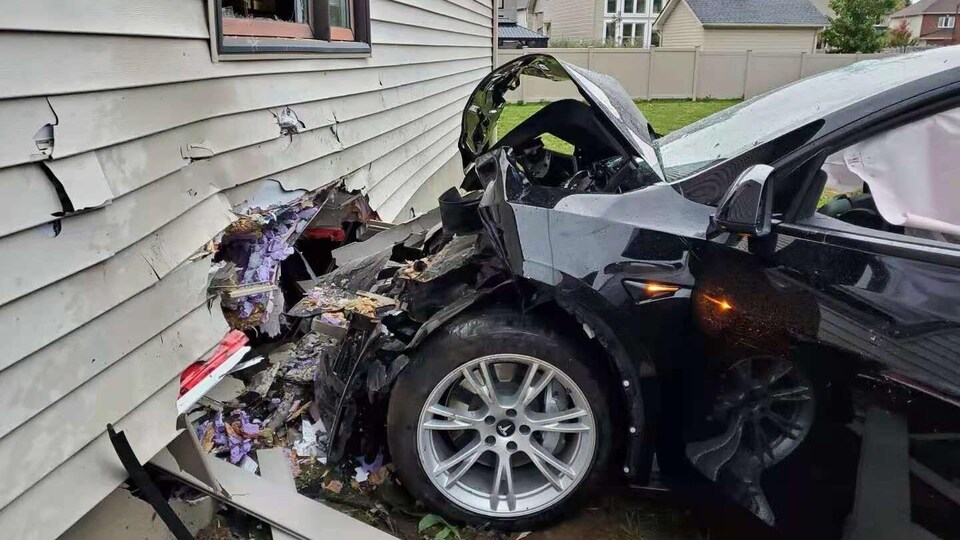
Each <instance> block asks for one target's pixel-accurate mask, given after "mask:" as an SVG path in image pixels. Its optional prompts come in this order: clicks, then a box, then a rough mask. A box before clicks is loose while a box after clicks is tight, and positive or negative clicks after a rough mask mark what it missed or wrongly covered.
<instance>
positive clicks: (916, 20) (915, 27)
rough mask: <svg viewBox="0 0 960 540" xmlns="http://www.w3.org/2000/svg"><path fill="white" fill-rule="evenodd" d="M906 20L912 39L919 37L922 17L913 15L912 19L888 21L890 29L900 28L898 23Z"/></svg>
mask: <svg viewBox="0 0 960 540" xmlns="http://www.w3.org/2000/svg"><path fill="white" fill-rule="evenodd" d="M903 20H906V21H907V26H908V27H909V28H910V34H911V35H913V37H918V36H920V29H921V27H922V26H923V15H914V16H913V17H898V18H896V19H890V25H889V26H890V28H897V27H898V26H900V21H903Z"/></svg>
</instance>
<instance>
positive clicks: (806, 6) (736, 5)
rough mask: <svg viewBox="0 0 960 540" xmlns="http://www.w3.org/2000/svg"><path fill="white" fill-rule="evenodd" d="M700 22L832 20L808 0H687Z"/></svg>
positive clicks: (821, 22)
mask: <svg viewBox="0 0 960 540" xmlns="http://www.w3.org/2000/svg"><path fill="white" fill-rule="evenodd" d="M686 2H687V5H689V6H690V9H692V10H693V12H694V13H695V14H696V15H697V18H698V19H700V22H701V23H703V24H705V25H709V24H772V25H779V24H791V25H806V26H827V25H828V24H830V21H829V20H828V19H827V18H826V17H825V16H824V15H823V14H822V13H820V11H819V10H818V9H817V8H815V7H814V6H813V4H811V3H810V2H809V1H808V0H686Z"/></svg>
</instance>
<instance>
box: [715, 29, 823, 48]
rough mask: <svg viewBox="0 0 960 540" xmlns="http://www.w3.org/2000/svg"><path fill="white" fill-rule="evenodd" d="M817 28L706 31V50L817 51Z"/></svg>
mask: <svg viewBox="0 0 960 540" xmlns="http://www.w3.org/2000/svg"><path fill="white" fill-rule="evenodd" d="M816 38H817V29H816V28H706V29H705V31H704V39H703V48H704V50H713V51H746V50H754V51H784V52H786V51H797V52H804V51H805V52H813V51H814V50H815V48H816Z"/></svg>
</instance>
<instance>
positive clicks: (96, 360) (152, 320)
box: [0, 261, 226, 506]
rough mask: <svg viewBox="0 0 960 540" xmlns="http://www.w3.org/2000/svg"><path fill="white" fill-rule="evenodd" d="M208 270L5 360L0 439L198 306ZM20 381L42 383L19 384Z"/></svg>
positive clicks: (169, 280)
mask: <svg viewBox="0 0 960 540" xmlns="http://www.w3.org/2000/svg"><path fill="white" fill-rule="evenodd" d="M208 269H209V261H201V262H200V263H192V264H188V265H186V266H185V267H183V268H182V269H180V270H178V271H176V272H173V273H171V274H170V275H169V276H167V277H166V278H164V279H162V280H160V282H159V283H157V284H155V285H154V286H152V287H150V288H149V289H147V290H145V291H143V292H142V293H140V294H138V295H136V296H134V297H133V298H130V299H129V300H126V301H125V302H123V303H122V304H120V305H119V306H117V307H115V308H114V309H112V310H110V311H108V312H106V313H104V314H103V315H101V316H100V317H97V318H96V319H94V320H92V321H90V322H89V323H87V324H85V325H83V326H81V327H80V328H78V329H77V330H75V331H73V332H71V333H69V334H67V335H66V336H64V337H62V338H60V339H58V340H57V341H55V342H53V343H51V344H50V345H48V346H46V347H44V348H43V349H40V350H39V351H37V352H35V353H33V354H32V355H30V356H27V357H26V358H23V359H21V360H19V361H17V362H16V363H12V362H10V361H7V360H6V359H5V364H6V365H5V366H4V368H5V369H4V370H3V371H0V388H2V389H3V394H4V395H3V396H0V403H2V405H3V407H4V415H3V418H2V419H0V437H4V436H6V435H7V434H9V433H10V431H11V430H13V429H16V428H17V426H19V425H21V424H22V423H23V422H25V421H26V420H28V419H29V418H31V417H32V416H33V415H35V414H37V413H39V412H40V411H42V410H43V409H44V408H45V407H49V406H50V405H51V404H53V403H55V402H56V401H57V400H59V399H61V398H62V397H63V396H65V395H67V394H69V393H70V392H71V391H73V390H74V389H76V388H77V387H79V386H80V385H81V384H83V383H84V382H86V381H87V380H89V379H90V378H92V377H94V376H96V375H97V374H98V373H100V372H101V371H103V370H104V369H106V368H108V367H109V366H111V365H113V364H114V363H115V362H117V361H118V360H120V359H121V358H123V357H124V356H126V355H128V354H130V353H131V352H132V351H133V350H135V349H136V348H137V347H139V346H141V345H142V344H143V343H144V342H146V341H147V340H149V339H150V338H152V337H154V336H155V335H157V334H159V333H160V332H161V331H162V330H163V329H165V328H167V327H168V326H170V325H171V324H173V323H174V322H176V321H177V320H179V319H180V318H182V317H183V316H184V315H186V314H187V313H189V312H191V311H193V310H194V309H196V308H197V307H198V306H202V305H204V304H205V302H206V299H207V296H206V283H207V271H208ZM204 309H206V308H204ZM208 311H211V313H215V314H216V315H217V316H216V317H215V318H214V322H216V320H217V319H218V320H219V323H218V324H217V328H218V329H222V328H225V327H222V324H224V323H223V317H222V315H220V314H219V310H217V311H212V310H208ZM121 329H122V330H121ZM225 333H226V332H225V331H224V332H221V333H220V336H219V337H223V335H224V334H225ZM218 339H219V338H218ZM196 358H197V357H196V356H194V357H191V358H189V359H185V361H187V362H191V361H193V360H195V359H196ZM11 364H12V365H11ZM23 381H44V384H42V385H35V384H31V385H24V384H23ZM0 441H2V439H0ZM0 506H2V500H0Z"/></svg>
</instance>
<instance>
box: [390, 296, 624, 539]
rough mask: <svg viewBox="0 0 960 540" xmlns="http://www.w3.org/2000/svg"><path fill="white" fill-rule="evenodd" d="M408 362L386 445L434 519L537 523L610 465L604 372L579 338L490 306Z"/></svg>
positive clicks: (511, 525) (507, 525)
mask: <svg viewBox="0 0 960 540" xmlns="http://www.w3.org/2000/svg"><path fill="white" fill-rule="evenodd" d="M415 356H416V357H415V358H414V359H413V362H411V364H410V365H409V366H408V367H407V368H406V370H405V371H404V372H403V374H402V375H401V377H400V378H399V379H398V380H397V384H396V386H395V388H394V390H393V393H392V395H391V399H390V409H389V414H388V423H387V425H388V439H389V444H390V452H391V455H392V457H393V460H394V463H395V465H396V467H397V473H398V475H399V476H400V479H401V480H402V481H403V483H404V485H405V486H406V487H407V488H408V489H409V490H410V491H411V493H412V494H413V495H414V496H416V497H417V498H419V499H421V500H423V501H424V502H426V503H427V504H428V506H430V507H432V508H433V509H434V510H435V511H437V512H438V513H440V514H443V515H445V516H446V517H448V518H452V519H455V520H458V521H463V522H467V523H470V524H474V525H481V524H491V525H493V526H494V527H496V528H500V529H512V530H519V529H531V528H535V527H537V526H540V525H543V524H545V523H547V522H549V521H551V520H553V519H555V518H557V517H559V516H560V515H561V513H562V512H563V509H564V508H565V507H566V506H567V505H568V504H570V502H571V501H572V500H573V498H574V496H575V494H576V493H578V492H580V491H581V490H582V489H584V488H585V487H586V486H587V485H589V484H590V483H591V481H592V480H591V476H596V475H597V474H596V473H599V472H601V471H602V469H603V467H604V466H605V463H606V460H607V456H608V454H609V449H610V440H609V438H610V436H611V432H610V420H609V409H608V405H607V398H606V396H605V395H604V393H603V391H602V390H601V383H600V380H601V377H600V376H599V373H602V371H603V370H602V369H598V368H597V367H595V366H594V367H591V366H588V365H587V363H586V361H587V359H589V358H591V355H590V354H589V352H588V350H587V349H586V348H585V347H584V346H583V344H582V343H580V342H579V341H578V340H576V339H571V338H570V337H568V336H561V335H560V334H559V333H558V332H556V331H555V330H552V329H550V328H549V327H548V326H547V325H546V324H544V323H542V322H540V321H539V320H537V319H535V318H533V317H530V316H525V315H521V314H518V313H513V312H510V311H493V312H489V313H482V314H473V315H471V316H468V317H462V318H460V319H458V320H455V321H453V322H452V323H451V324H449V325H448V326H447V327H445V328H444V329H442V330H440V331H439V333H438V335H435V336H433V337H432V338H431V340H430V341H428V342H427V343H426V344H425V345H424V346H423V347H421V348H420V349H419V350H418V351H417V354H416V355H415ZM594 356H595V355H594Z"/></svg>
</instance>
